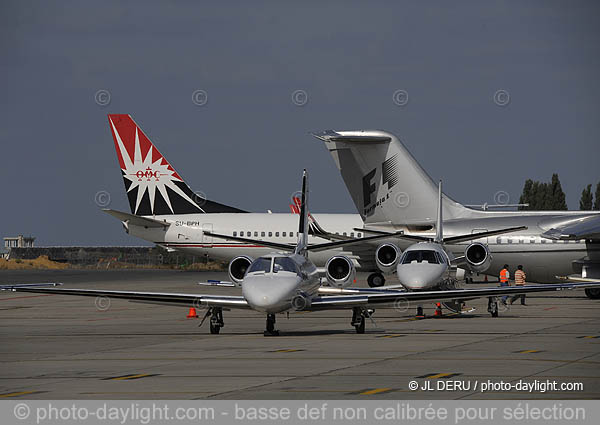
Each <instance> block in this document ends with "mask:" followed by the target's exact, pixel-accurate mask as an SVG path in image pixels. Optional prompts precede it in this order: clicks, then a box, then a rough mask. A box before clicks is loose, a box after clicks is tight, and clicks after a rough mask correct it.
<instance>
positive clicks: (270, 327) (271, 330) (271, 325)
mask: <svg viewBox="0 0 600 425" xmlns="http://www.w3.org/2000/svg"><path fill="white" fill-rule="evenodd" d="M264 336H279V331H278V330H277V329H275V315H274V314H267V329H266V330H265V332H264Z"/></svg>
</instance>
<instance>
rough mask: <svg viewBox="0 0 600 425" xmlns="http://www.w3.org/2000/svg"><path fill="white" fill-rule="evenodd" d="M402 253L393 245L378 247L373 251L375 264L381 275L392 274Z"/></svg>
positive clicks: (386, 244) (387, 244) (385, 244)
mask: <svg viewBox="0 0 600 425" xmlns="http://www.w3.org/2000/svg"><path fill="white" fill-rule="evenodd" d="M401 254H402V251H400V248H398V247H397V246H396V245H394V244H393V243H384V244H381V245H379V247H378V248H377V250H376V251H375V262H376V263H377V267H378V268H379V270H381V272H382V273H385V274H389V273H393V272H394V270H395V269H396V264H397V263H398V260H399V259H400V255H401Z"/></svg>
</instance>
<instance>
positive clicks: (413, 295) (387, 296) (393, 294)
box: [309, 281, 600, 310]
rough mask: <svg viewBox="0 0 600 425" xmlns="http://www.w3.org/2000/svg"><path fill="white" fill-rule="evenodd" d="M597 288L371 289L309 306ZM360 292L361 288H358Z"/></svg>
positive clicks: (586, 285) (582, 285)
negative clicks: (413, 290) (375, 290)
mask: <svg viewBox="0 0 600 425" xmlns="http://www.w3.org/2000/svg"><path fill="white" fill-rule="evenodd" d="M586 288H600V282H598V281H596V282H590V283H561V284H552V285H527V286H510V287H495V288H478V289H455V290H450V291H422V292H401V291H390V290H386V291H382V292H381V293H374V292H372V290H370V291H369V290H368V291H369V293H367V292H364V293H358V294H356V295H339V296H335V295H333V296H325V297H316V298H313V299H312V301H311V306H310V308H309V310H328V309H343V308H351V307H370V306H376V305H381V304H388V305H393V304H395V303H406V302H425V301H432V302H435V301H448V300H465V299H473V298H485V297H499V296H503V295H517V294H530V293H534V292H552V291H565V290H573V289H586ZM360 292H362V291H360Z"/></svg>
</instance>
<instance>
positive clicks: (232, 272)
mask: <svg viewBox="0 0 600 425" xmlns="http://www.w3.org/2000/svg"><path fill="white" fill-rule="evenodd" d="M252 261H254V260H253V259H252V258H250V257H248V256H246V255H240V256H239V257H235V258H234V259H233V260H231V261H230V262H229V269H228V271H229V278H230V279H231V281H232V282H234V283H235V284H237V285H240V284H241V283H242V280H244V275H245V274H246V270H248V267H250V264H252Z"/></svg>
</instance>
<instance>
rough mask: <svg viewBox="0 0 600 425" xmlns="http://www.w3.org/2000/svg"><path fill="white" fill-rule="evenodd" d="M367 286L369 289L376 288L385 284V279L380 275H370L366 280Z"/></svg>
mask: <svg viewBox="0 0 600 425" xmlns="http://www.w3.org/2000/svg"><path fill="white" fill-rule="evenodd" d="M367 284H368V285H369V286H370V287H371V288H378V287H380V286H383V285H384V284H385V277H384V276H383V275H382V274H381V273H371V274H370V275H369V277H368V278H367Z"/></svg>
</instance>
